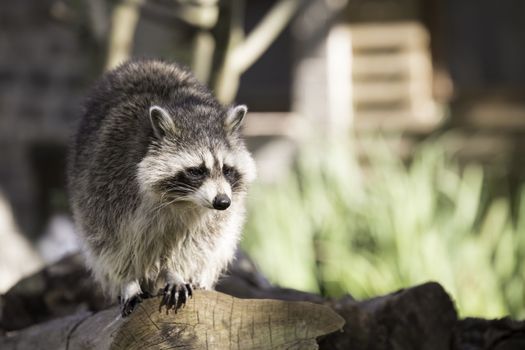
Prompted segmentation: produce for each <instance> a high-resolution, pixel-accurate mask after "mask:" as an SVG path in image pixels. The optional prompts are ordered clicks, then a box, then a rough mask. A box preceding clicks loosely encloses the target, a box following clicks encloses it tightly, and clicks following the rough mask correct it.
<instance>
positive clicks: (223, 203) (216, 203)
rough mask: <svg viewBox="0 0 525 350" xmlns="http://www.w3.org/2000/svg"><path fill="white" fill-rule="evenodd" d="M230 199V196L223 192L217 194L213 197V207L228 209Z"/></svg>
mask: <svg viewBox="0 0 525 350" xmlns="http://www.w3.org/2000/svg"><path fill="white" fill-rule="evenodd" d="M230 203H231V200H230V197H228V196H227V195H225V194H218V195H217V196H216V197H215V198H214V199H213V207H214V208H215V209H217V210H225V209H228V207H229V206H230Z"/></svg>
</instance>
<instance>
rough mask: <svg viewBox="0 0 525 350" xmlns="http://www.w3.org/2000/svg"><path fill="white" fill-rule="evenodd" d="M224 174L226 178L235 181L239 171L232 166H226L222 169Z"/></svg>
mask: <svg viewBox="0 0 525 350" xmlns="http://www.w3.org/2000/svg"><path fill="white" fill-rule="evenodd" d="M222 173H223V175H224V177H225V178H227V179H233V178H234V177H235V176H236V174H237V171H236V170H235V169H234V168H233V167H231V166H228V165H224V166H223V167H222Z"/></svg>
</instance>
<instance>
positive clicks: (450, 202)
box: [242, 140, 525, 318]
mask: <svg viewBox="0 0 525 350" xmlns="http://www.w3.org/2000/svg"><path fill="white" fill-rule="evenodd" d="M372 145H373V147H372ZM378 145H380V146H379V147H378ZM442 146H443V145H442V141H439V140H434V141H429V142H426V143H424V144H421V145H420V146H418V149H417V150H416V152H415V155H414V158H413V159H412V161H411V162H410V164H408V165H407V164H406V163H405V162H403V161H402V160H401V159H400V158H399V157H398V156H396V155H395V154H394V153H393V152H392V151H391V150H389V148H388V147H387V146H386V144H385V143H381V142H377V140H376V141H375V142H372V143H370V147H365V149H366V150H367V151H366V161H364V162H363V160H362V159H361V161H360V162H358V160H357V157H356V156H355V152H354V147H353V145H352V144H351V142H349V141H343V142H341V140H336V141H332V142H331V143H330V144H329V145H327V144H326V143H325V144H323V145H320V144H308V145H304V146H302V147H301V151H300V152H299V156H298V160H297V166H296V168H295V170H294V171H293V172H291V173H290V174H289V176H287V177H286V178H284V179H283V180H282V181H281V182H279V183H275V184H257V185H255V186H254V188H253V189H252V191H251V192H250V198H249V220H248V223H247V226H246V232H245V236H244V237H245V238H244V241H243V243H242V244H243V247H244V248H245V249H246V250H247V251H248V252H249V253H250V254H251V255H252V256H253V257H254V259H255V260H256V261H257V263H258V264H259V266H260V267H261V269H262V270H263V271H264V272H265V273H266V274H267V275H268V276H269V277H270V279H271V280H273V281H274V282H276V283H278V284H280V285H282V286H287V287H292V288H297V289H303V290H309V291H313V292H321V293H323V294H325V295H327V296H339V295H341V294H343V293H350V294H352V295H353V296H354V297H356V298H359V299H361V298H368V297H373V296H377V295H380V294H385V293H389V292H392V291H394V290H396V289H399V288H403V287H407V286H411V285H414V284H418V283H422V282H425V281H428V280H434V281H438V282H439V283H441V284H442V285H443V286H444V287H445V288H446V289H447V291H448V292H449V293H451V295H452V296H453V298H454V299H455V301H456V304H457V306H458V309H459V312H460V314H461V315H463V316H466V315H471V316H483V317H501V316H503V315H507V314H510V315H512V316H514V317H521V318H523V317H525V270H523V269H522V268H521V267H522V266H523V263H524V262H525V232H524V230H525V190H522V191H521V192H520V194H519V196H521V198H518V200H517V201H516V203H517V204H516V205H517V206H518V208H517V209H516V213H517V214H516V215H515V217H514V218H513V215H512V214H511V203H512V200H511V198H509V197H494V196H491V195H490V193H488V192H489V187H488V186H485V184H486V179H485V177H486V175H485V173H484V170H483V168H482V167H481V166H480V165H475V164H471V165H466V166H462V167H460V166H459V164H458V163H457V161H455V160H454V159H453V158H452V157H451V156H449V155H447V153H446V152H445V151H444V148H443V147H442ZM360 164H364V165H363V166H361V165H360Z"/></svg>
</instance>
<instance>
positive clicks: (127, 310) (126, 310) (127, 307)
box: [122, 294, 142, 317]
mask: <svg viewBox="0 0 525 350" xmlns="http://www.w3.org/2000/svg"><path fill="white" fill-rule="evenodd" d="M141 302H142V296H141V295H139V294H137V295H135V296H133V297H131V298H129V299H127V300H124V303H123V304H122V317H127V316H129V315H131V313H132V312H133V310H135V309H136V308H137V306H138V305H139V304H140V303H141Z"/></svg>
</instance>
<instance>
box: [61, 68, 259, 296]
mask: <svg viewBox="0 0 525 350" xmlns="http://www.w3.org/2000/svg"><path fill="white" fill-rule="evenodd" d="M245 113H246V107H245V106H238V107H231V108H226V107H224V106H222V105H221V104H219V103H218V102H217V100H216V99H215V98H214V97H213V95H212V94H211V93H210V92H209V91H208V90H207V89H206V88H205V87H203V86H202V85H201V84H199V83H198V81H197V80H196V79H195V78H194V77H193V76H192V74H191V73H190V72H189V71H187V70H186V69H183V68H181V67H180V66H178V65H175V64H168V63H164V62H161V61H156V60H143V61H131V62H128V63H125V64H123V65H121V66H120V67H118V68H117V69H115V70H113V71H110V72H108V73H106V74H105V75H104V76H103V77H102V78H101V79H100V81H99V82H98V83H97V84H96V85H95V87H94V88H93V90H92V92H91V94H90V97H89V99H88V100H87V103H86V105H85V111H84V116H83V119H82V121H81V124H80V126H79V129H78V133H77V135H76V138H75V142H74V145H73V147H72V152H71V154H70V159H69V164H68V180H69V181H68V182H69V192H70V197H71V204H72V209H73V214H74V218H75V222H76V225H77V229H78V231H79V233H80V235H81V236H82V238H83V241H84V246H85V253H86V257H87V259H86V260H87V263H88V265H89V267H90V268H91V270H92V271H93V274H94V276H95V278H96V279H97V280H98V281H99V282H100V283H101V284H102V286H103V287H104V289H105V290H106V291H107V292H108V293H109V294H110V295H111V296H113V297H116V296H121V297H122V298H124V299H128V298H131V297H133V296H135V295H137V294H139V293H141V292H146V291H148V292H150V293H151V292H156V291H157V289H158V288H161V287H163V286H164V284H166V283H193V284H194V285H195V286H196V287H201V288H206V289H210V288H213V286H214V284H215V282H216V281H217V279H218V277H219V275H220V273H221V272H222V271H223V269H224V268H225V267H226V266H227V264H228V263H229V261H230V260H231V259H232V257H233V254H234V249H235V247H236V244H237V242H238V239H239V236H240V232H241V227H242V224H243V221H244V203H243V202H244V197H245V193H246V186H247V184H248V183H249V182H250V181H251V180H252V179H253V178H254V177H255V169H254V163H253V160H252V158H251V156H250V155H249V153H248V152H247V150H246V148H245V146H244V143H243V141H242V139H241V138H240V128H239V125H240V123H241V122H242V119H243V117H244V114H245ZM166 118H167V119H166ZM199 166H200V167H201V168H202V171H201V170H192V169H194V168H196V167H197V168H198V167H199ZM204 167H205V168H204ZM192 171H193V173H196V174H197V175H195V176H196V178H198V179H199V181H196V180H195V179H194V177H192V176H194V175H191V174H193V173H192ZM199 171H200V172H203V173H205V174H206V178H205V180H203V181H202V182H201V177H202V175H201V174H200V173H199ZM226 175H227V176H226ZM181 179H183V180H181ZM188 179H190V180H191V181H190V180H188ZM188 183H189V184H191V185H188ZM195 184H199V186H198V187H197V188H194V187H195V186H197V185H195ZM192 186H194V187H192ZM217 194H225V195H227V196H229V197H231V205H230V207H229V208H228V209H227V210H214V209H213V207H214V205H213V197H214V196H215V195H217Z"/></svg>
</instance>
